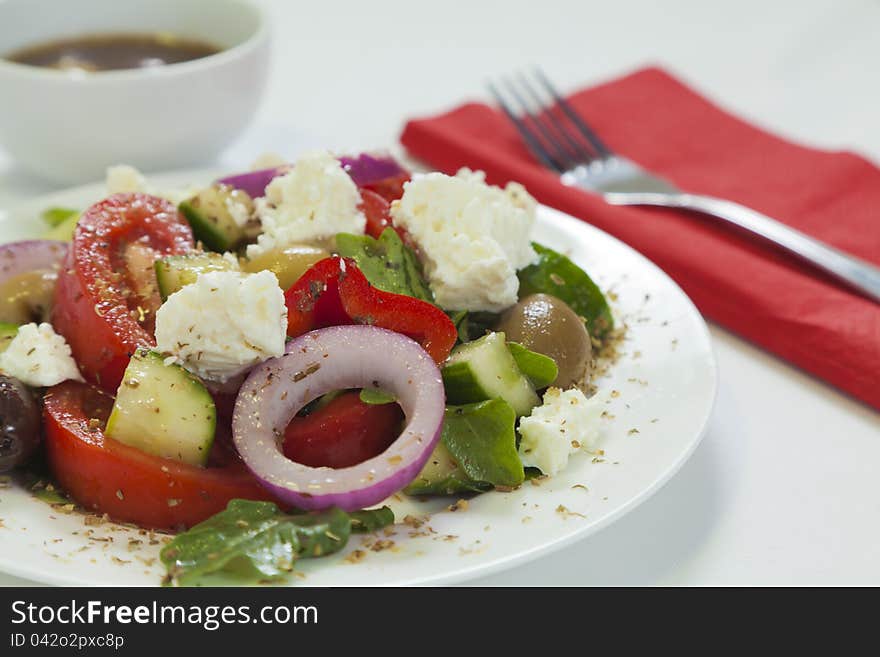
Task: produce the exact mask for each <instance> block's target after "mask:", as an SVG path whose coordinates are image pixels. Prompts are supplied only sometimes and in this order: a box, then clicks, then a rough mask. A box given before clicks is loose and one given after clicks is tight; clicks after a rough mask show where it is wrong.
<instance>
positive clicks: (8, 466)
mask: <svg viewBox="0 0 880 657" xmlns="http://www.w3.org/2000/svg"><path fill="white" fill-rule="evenodd" d="M40 433H41V432H40V408H39V405H38V404H37V401H36V399H34V395H33V393H32V392H31V391H30V390H29V389H28V387H27V386H25V385H24V384H23V383H22V382H21V381H19V380H18V379H14V378H12V377H11V376H6V375H5V374H0V472H6V471H7V470H12V468H15V467H17V466H19V465H22V464H23V463H25V462H26V461H27V460H28V459H29V458H30V457H31V455H32V454H33V453H34V451H36V449H37V447H39V445H40Z"/></svg>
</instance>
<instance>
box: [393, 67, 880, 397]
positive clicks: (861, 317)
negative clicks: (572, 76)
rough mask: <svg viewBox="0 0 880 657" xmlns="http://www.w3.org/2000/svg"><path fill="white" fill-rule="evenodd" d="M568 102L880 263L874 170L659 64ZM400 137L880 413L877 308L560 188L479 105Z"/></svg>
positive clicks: (676, 225) (697, 223) (708, 231)
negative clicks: (612, 249)
mask: <svg viewBox="0 0 880 657" xmlns="http://www.w3.org/2000/svg"><path fill="white" fill-rule="evenodd" d="M570 102H571V103H572V104H573V105H574V107H575V108H576V109H577V110H578V111H579V112H580V113H581V114H582V115H583V116H584V118H585V119H586V120H587V121H588V122H589V123H590V124H591V126H592V127H593V128H594V129H595V130H596V131H597V133H598V134H599V135H600V136H601V137H602V138H603V139H604V140H605V142H606V143H607V144H608V145H609V146H610V147H611V148H612V149H613V150H615V151H616V152H618V153H620V154H622V155H624V156H626V157H629V158H631V159H632V160H634V161H636V162H638V163H640V164H642V165H644V166H645V167H647V168H649V169H652V170H654V171H656V172H658V173H660V174H662V175H663V176H665V177H666V178H668V179H669V180H671V181H673V182H674V183H676V184H677V185H679V186H680V187H682V188H683V189H685V190H687V191H692V192H699V193H704V194H711V195H713V196H719V197H722V198H726V199H730V200H734V201H738V202H740V203H743V204H745V205H748V206H750V207H752V208H754V209H756V210H759V211H761V212H763V213H765V214H767V215H769V216H771V217H774V218H775V219H778V220H780V221H783V222H785V223H787V224H789V225H791V226H795V227H797V228H798V229H800V230H802V231H804V232H806V233H809V234H811V235H813V236H815V237H818V238H820V239H822V240H824V241H826V242H829V243H830V244H833V245H835V246H837V247H839V248H841V249H843V250H845V251H848V252H850V253H852V254H855V255H857V256H860V257H861V258H864V259H865V260H869V261H872V262H874V263H877V264H880V170H878V169H877V167H875V166H874V165H872V164H871V163H870V162H868V161H866V160H864V159H862V158H860V157H858V156H856V155H853V154H850V153H842V152H838V153H832V152H826V151H819V150H815V149H810V148H805V147H803V146H799V145H796V144H792V143H790V142H787V141H784V140H782V139H780V138H778V137H775V136H773V135H771V134H768V133H767V132H764V131H762V130H760V129H758V128H755V127H753V126H751V125H748V124H747V123H745V122H743V121H741V120H740V119H738V118H736V117H734V116H731V115H730V114H727V113H726V112H724V111H722V110H721V109H719V108H718V107H716V106H715V105H713V104H711V103H710V102H708V101H707V100H706V99H704V98H702V97H701V96H699V95H698V94H696V93H695V92H694V91H692V90H691V89H689V88H688V87H686V86H684V85H683V84H682V83H681V82H679V81H677V80H676V79H675V78H673V77H671V76H670V75H668V74H667V73H665V72H663V71H661V70H657V69H645V70H642V71H639V72H636V73H634V74H632V75H628V76H626V77H623V78H620V79H617V80H614V81H612V82H609V83H606V84H602V85H600V86H597V87H593V88H591V89H586V90H584V91H580V92H578V93H576V94H574V95H573V96H572V97H571V98H570ZM401 141H402V142H403V144H404V146H405V147H406V148H407V149H408V150H409V152H410V153H411V154H413V155H414V156H416V157H418V158H419V159H421V160H424V161H426V162H428V163H430V164H431V165H433V166H435V167H437V168H438V169H440V170H442V171H446V172H449V173H452V172H454V171H456V170H457V169H458V168H459V167H462V166H468V167H471V168H475V169H483V170H484V171H486V173H487V177H488V179H489V181H490V182H492V183H495V184H503V183H505V182H507V181H508V180H518V181H520V182H522V183H523V184H525V185H526V187H527V188H528V189H529V191H530V192H531V193H532V194H533V195H534V196H535V197H536V198H537V199H538V200H539V201H541V202H543V203H545V204H547V205H551V206H553V207H556V208H559V209H560V210H562V211H564V212H567V213H569V214H572V215H574V216H576V217H580V218H581V219H583V220H585V221H588V222H590V223H591V224H593V225H595V226H598V227H599V228H601V229H602V230H605V231H606V232H608V233H611V234H612V235H614V236H616V237H618V238H619V239H621V240H623V241H624V242H626V243H628V244H630V245H631V246H633V247H634V248H636V249H637V250H639V251H640V252H642V253H643V254H644V255H646V256H647V257H648V258H650V259H651V260H653V261H654V262H655V263H657V264H658V265H659V266H660V267H662V268H663V269H664V270H665V271H666V272H667V273H668V274H669V275H670V276H672V277H673V278H674V279H675V280H676V281H677V282H678V284H679V285H681V287H682V288H683V289H684V290H685V292H687V294H688V295H690V297H691V298H692V299H693V300H694V302H695V303H696V304H697V306H698V307H699V308H700V310H701V311H702V312H703V313H704V314H705V315H706V316H707V317H709V318H711V319H712V320H714V321H716V322H718V323H719V324H721V325H723V326H725V327H727V328H728V329H730V330H732V331H734V332H736V333H738V334H739V335H741V336H743V337H744V338H746V339H748V340H751V341H752V342H754V343H756V344H758V345H760V346H762V347H764V348H765V349H767V350H769V351H771V352H773V353H775V354H777V355H778V356H780V357H782V358H784V359H786V360H788V361H791V362H792V363H794V364H796V365H798V366H800V367H801V368H803V369H804V370H806V371H808V372H811V373H812V374H814V375H816V376H818V377H820V378H822V379H825V380H826V381H828V382H830V383H832V384H834V385H836V386H838V387H839V388H841V389H842V390H844V391H846V392H848V393H850V394H851V395H853V396H855V397H857V398H858V399H861V400H862V401H864V402H866V403H868V404H870V405H871V406H874V407H875V408H880V305H877V304H876V303H874V302H872V301H869V300H867V299H865V298H863V297H860V296H858V295H857V294H854V293H852V292H849V291H848V290H846V289H844V288H843V287H841V286H839V285H837V284H836V283H834V282H832V281H831V280H830V279H828V278H825V277H823V276H822V275H820V274H817V273H816V272H815V271H814V270H811V269H809V268H808V267H805V266H804V265H802V264H800V263H798V262H797V261H796V259H794V258H792V257H789V256H787V255H785V254H783V253H781V252H779V251H776V250H774V249H773V248H772V247H768V246H766V245H764V244H762V243H760V242H759V241H758V240H757V239H756V238H750V237H748V236H742V235H740V234H737V233H735V232H734V231H732V230H730V229H728V228H726V227H723V226H720V225H719V224H718V223H716V222H715V221H714V220H711V219H708V218H705V217H701V216H699V215H693V214H688V213H682V212H677V211H672V210H665V209H656V208H641V207H613V206H609V205H606V204H605V203H604V202H603V201H602V200H601V199H600V198H599V197H598V196H595V195H592V194H587V193H584V192H582V191H580V190H577V189H572V188H568V187H565V186H563V185H562V184H560V183H559V181H558V178H557V177H556V175H555V174H553V173H552V172H550V171H548V170H546V169H543V168H542V167H541V166H540V165H539V164H537V162H536V161H535V160H534V159H533V158H532V157H531V155H530V154H529V152H528V151H527V150H526V149H525V147H524V146H523V144H522V142H521V141H520V139H519V137H518V135H517V133H516V131H515V129H514V127H513V125H512V124H511V123H510V122H509V121H508V120H507V119H506V118H505V117H504V116H503V115H502V114H501V113H500V112H498V111H496V110H494V109H492V108H490V107H487V106H485V105H480V104H467V105H464V106H462V107H459V108H457V109H454V110H452V111H451V112H449V113H447V114H443V115H441V116H438V117H434V118H428V119H423V120H415V121H411V122H410V123H408V124H407V125H406V128H405V130H404V132H403V135H402V137H401ZM755 385H761V383H760V382H759V381H756V382H755Z"/></svg>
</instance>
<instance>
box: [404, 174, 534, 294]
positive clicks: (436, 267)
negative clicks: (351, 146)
mask: <svg viewBox="0 0 880 657" xmlns="http://www.w3.org/2000/svg"><path fill="white" fill-rule="evenodd" d="M535 207H536V203H535V200H534V199H533V198H532V197H531V196H529V194H528V192H526V190H525V188H524V187H523V186H522V185H520V184H518V183H508V185H507V187H506V188H504V189H501V188H500V187H494V186H490V185H487V184H486V182H485V174H483V173H482V172H474V171H471V170H470V169H462V170H461V171H459V172H458V174H456V175H455V176H447V175H444V174H442V173H429V174H426V175H424V176H418V177H416V178H414V179H413V180H411V181H410V182H408V183H406V184H405V185H404V192H403V197H402V198H401V199H400V200H399V201H395V202H394V203H393V204H392V205H391V217H392V222H393V223H394V225H395V226H400V227H402V228H405V229H406V230H407V231H408V232H409V234H410V236H412V238H413V239H414V240H415V241H416V243H418V245H419V249H420V251H421V256H422V259H423V263H424V267H425V274H426V276H427V277H428V283H429V285H430V286H431V290H432V291H433V292H434V297H435V299H436V301H437V304H438V305H439V306H440V307H442V308H445V309H447V310H488V311H491V312H498V311H501V310H504V309H505V308H508V307H509V306H512V305H513V304H515V303H516V301H517V292H518V291H519V280H518V279H517V277H516V272H517V270H518V269H521V268H523V267H525V266H527V265H530V264H532V263H533V262H535V260H536V259H537V254H536V253H535V251H534V249H532V246H531V243H530V241H529V233H530V232H531V229H532V224H533V223H534V221H535Z"/></svg>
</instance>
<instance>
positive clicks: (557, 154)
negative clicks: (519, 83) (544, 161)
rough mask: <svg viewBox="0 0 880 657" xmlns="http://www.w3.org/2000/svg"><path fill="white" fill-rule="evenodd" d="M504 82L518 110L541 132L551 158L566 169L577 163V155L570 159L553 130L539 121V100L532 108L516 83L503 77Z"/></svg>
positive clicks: (540, 107) (540, 106)
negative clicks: (518, 89) (549, 150)
mask: <svg viewBox="0 0 880 657" xmlns="http://www.w3.org/2000/svg"><path fill="white" fill-rule="evenodd" d="M503 80H504V84H505V86H506V87H507V92H508V93H509V94H510V95H511V96H513V98H514V100H515V101H516V103H517V105H519V108H520V110H521V111H522V113H523V115H524V117H525V116H527V117H529V119H530V120H531V123H532V125H533V126H534V127H536V128H537V129H538V132H540V133H541V136H542V137H543V139H544V144H545V146H549V147H550V149H551V151H552V154H553V159H555V160H556V161H557V162H559V163H561V164H562V166H563V167H564V168H566V169H569V168H571V167H573V166H575V165H577V164H578V157H577V156H576V157H575V158H574V159H572V157H571V155H570V154H569V152H568V150H567V149H566V148H565V146H564V145H563V144H562V143H560V142H559V140H558V139H557V138H556V136H555V135H554V134H553V132H552V131H551V130H550V129H549V128H548V127H547V126H546V125H545V124H544V122H543V121H541V117H540V113H541V110H542V105H541V102H540V101H538V102H537V103H536V107H537V110H535V109H533V108H532V107H531V106H530V105H529V103H528V102H527V101H526V100H525V98H523V96H522V94H520V93H519V91H517V88H516V85H514V84H513V82H512V81H511V80H510V79H508V78H503ZM523 120H524V121H525V118H523Z"/></svg>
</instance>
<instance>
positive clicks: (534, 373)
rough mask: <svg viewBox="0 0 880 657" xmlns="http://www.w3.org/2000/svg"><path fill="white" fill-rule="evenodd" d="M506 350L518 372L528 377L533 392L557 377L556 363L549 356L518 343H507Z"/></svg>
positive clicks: (544, 386)
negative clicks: (533, 389)
mask: <svg viewBox="0 0 880 657" xmlns="http://www.w3.org/2000/svg"><path fill="white" fill-rule="evenodd" d="M507 350H508V351H509V352H510V355H511V356H513V360H515V361H516V366H517V367H518V368H519V371H520V372H522V373H523V374H525V375H526V376H527V377H528V379H529V381H531V383H532V387H534V388H535V390H541V389H542V388H546V387H547V386H549V385H550V384H551V383H553V382H554V381H555V380H556V377H557V376H558V375H559V367H557V365H556V361H555V360H553V359H552V358H550V357H549V356H545V355H544V354H539V353H538V352H536V351H531V350H529V349H526V348H525V347H523V346H522V345H521V344H520V343H518V342H508V343H507Z"/></svg>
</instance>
